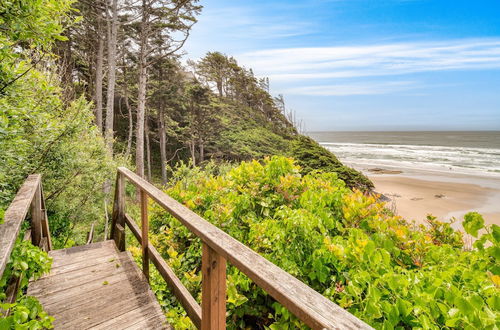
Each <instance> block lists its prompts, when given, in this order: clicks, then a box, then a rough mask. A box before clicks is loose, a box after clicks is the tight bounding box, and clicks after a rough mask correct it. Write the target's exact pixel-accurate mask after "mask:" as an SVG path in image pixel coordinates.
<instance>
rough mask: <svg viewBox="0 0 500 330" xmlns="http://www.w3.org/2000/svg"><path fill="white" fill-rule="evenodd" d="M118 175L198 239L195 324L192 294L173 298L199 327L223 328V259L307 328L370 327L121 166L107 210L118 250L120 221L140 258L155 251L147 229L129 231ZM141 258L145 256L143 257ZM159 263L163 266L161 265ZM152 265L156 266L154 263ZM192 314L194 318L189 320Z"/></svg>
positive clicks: (122, 232)
mask: <svg viewBox="0 0 500 330" xmlns="http://www.w3.org/2000/svg"><path fill="white" fill-rule="evenodd" d="M124 178H127V179H128V180H129V181H130V182H131V183H133V184H134V185H135V186H136V187H137V188H138V189H139V190H140V191H141V194H142V193H143V194H147V195H148V196H149V197H150V198H151V199H153V200H154V201H155V202H156V203H158V204H159V205H160V206H162V207H163V208H164V209H165V210H167V211H168V212H169V213H170V214H171V215H172V216H174V217H175V218H177V219H178V220H179V221H180V222H181V223H182V224H183V225H184V226H186V227H187V228H188V229H189V230H190V231H191V232H193V233H194V234H195V235H196V236H198V237H199V238H200V239H201V240H202V242H203V255H202V310H201V312H202V317H201V325H200V324H198V322H197V321H198V320H197V319H196V316H197V315H199V314H197V313H193V309H194V310H196V309H197V308H196V307H193V304H191V305H190V304H187V303H186V301H187V300H189V301H191V302H192V301H193V300H194V298H192V297H191V298H188V297H184V296H182V295H181V297H182V298H183V299H179V300H180V302H181V303H182V305H183V307H184V308H185V309H186V311H187V313H188V316H190V318H191V319H192V320H193V323H195V325H196V326H197V327H201V329H203V330H204V329H225V302H226V292H225V290H226V274H225V269H226V260H227V261H229V262H230V263H231V264H232V265H233V266H235V267H236V268H238V269H239V270H240V271H241V272H243V273H244V274H245V275H247V276H248V277H249V278H250V279H251V280H253V281H254V282H255V283H256V284H257V285H258V286H259V287H261V288H262V289H264V291H266V292H267V293H269V294H270V295H271V296H272V297H273V298H274V299H276V300H277V301H278V302H280V303H281V304H282V305H283V306H284V307H285V308H287V309H288V310H289V311H290V312H292V313H293V314H294V315H296V316H297V317H298V318H299V319H301V320H302V321H303V322H304V323H305V324H307V325H308V326H310V327H311V328H313V329H371V327H370V326H368V325H367V324H366V323H364V322H363V321H361V320H359V319H358V318H356V317H355V316H354V315H352V314H350V313H349V312H348V311H346V310H344V309H343V308H341V307H340V306H338V305H336V304H335V303H333V302H332V301H331V300H329V299H327V298H326V297H324V296H322V295H321V294H320V293H318V292H316V291H314V290H313V289H312V288H310V287H309V286H307V285H306V284H304V283H303V282H301V281H299V280H298V279H296V278H295V277H293V276H292V275H290V274H288V273H287V272H285V271H284V270H283V269H281V268H279V267H278V266H276V265H274V264H273V263H272V262H270V261H268V260H267V259H265V258H263V257H262V256H260V255H259V254H258V253H256V252H254V251H253V250H251V249H250V248H248V247H247V246H245V245H244V244H242V243H241V242H239V241H238V240H236V239H234V238H233V237H231V236H230V235H228V234H227V233H225V232H224V231H222V230H220V229H219V228H217V227H216V226H214V225H212V224H211V223H209V222H207V221H206V220H204V219H203V218H201V217H200V216H198V215H197V214H196V213H194V212H193V211H191V210H190V209H188V208H187V207H185V206H184V205H182V204H181V203H179V202H177V201H176V200H174V199H173V198H171V197H170V196H168V195H167V194H165V193H164V192H162V191H161V190H160V189H158V188H156V187H155V186H154V185H152V184H151V183H149V182H147V181H146V180H144V179H142V178H141V177H139V176H138V175H136V174H135V173H133V172H132V171H130V170H129V169H127V168H124V167H120V168H118V174H117V188H116V194H118V196H116V195H115V205H114V211H113V225H112V235H113V236H112V238H114V239H115V241H116V242H117V245H118V246H121V247H122V248H123V249H124V241H125V240H124V230H123V228H124V226H125V225H128V226H129V227H131V229H132V232H133V233H134V235H135V236H136V237H137V238H138V239H139V241H140V242H141V244H142V247H143V248H142V251H143V256H144V251H145V250H147V251H149V254H150V255H151V256H153V255H155V254H154V253H151V252H152V250H153V249H154V248H153V247H152V246H151V245H150V244H149V243H146V242H147V239H143V238H145V237H146V235H147V232H146V233H144V231H143V233H142V235H141V237H140V238H139V237H138V235H139V231H138V228H137V226H135V229H133V227H134V224H133V220H132V219H130V217H128V216H126V214H125V205H124V202H125V200H124ZM141 201H143V204H142V206H141V210H143V209H144V208H145V207H146V208H147V205H146V204H145V203H144V202H145V201H146V202H147V200H144V199H143V198H141ZM141 214H142V212H141ZM141 219H142V221H143V223H142V227H143V228H144V227H145V226H147V224H145V223H144V221H147V216H146V217H144V216H141ZM155 251H156V250H155ZM143 260H147V259H146V258H143ZM153 262H154V260H153ZM164 264H165V265H166V263H164ZM155 266H157V265H156V263H155ZM167 267H168V266H167ZM143 268H144V267H143ZM170 271H171V270H170ZM172 273H173V272H172ZM162 275H163V274H162ZM174 276H175V275H174ZM164 278H165V276H164ZM166 280H167V283H169V285H170V286H172V285H177V284H178V283H179V282H180V281H178V282H177V281H174V280H172V279H170V280H168V279H166ZM177 280H178V279H177ZM172 289H173V290H174V294H176V289H177V294H176V296H177V297H178V298H179V296H178V295H180V293H179V292H182V294H186V292H185V291H187V290H185V288H183V287H182V288H179V287H178V288H172ZM183 289H184V290H183ZM187 294H189V293H187ZM196 305H197V304H196ZM190 309H191V310H190ZM193 315H194V316H195V318H193Z"/></svg>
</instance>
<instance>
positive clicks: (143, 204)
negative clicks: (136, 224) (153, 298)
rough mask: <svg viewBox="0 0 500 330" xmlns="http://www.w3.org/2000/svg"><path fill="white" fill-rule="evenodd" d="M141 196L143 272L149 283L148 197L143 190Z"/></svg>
mask: <svg viewBox="0 0 500 330" xmlns="http://www.w3.org/2000/svg"><path fill="white" fill-rule="evenodd" d="M140 195H141V226H142V272H143V273H144V276H146V278H147V280H148V281H149V252H148V245H149V240H148V232H149V220H148V195H147V194H146V192H145V191H144V190H143V189H141V192H140Z"/></svg>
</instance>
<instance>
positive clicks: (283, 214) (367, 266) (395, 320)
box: [151, 157, 500, 329]
mask: <svg viewBox="0 0 500 330" xmlns="http://www.w3.org/2000/svg"><path fill="white" fill-rule="evenodd" d="M300 172H301V168H300V167H299V166H297V165H295V164H294V163H293V161H292V160H291V159H288V158H284V157H273V158H271V159H266V160H265V161H264V162H263V163H261V162H257V161H251V162H243V163H241V165H239V166H238V167H235V168H233V169H230V170H227V171H224V172H222V173H220V174H219V175H213V174H212V168H209V169H208V170H207V171H202V170H200V169H194V170H192V171H189V170H188V169H187V168H186V167H181V168H180V169H179V175H177V176H175V177H174V182H173V186H172V187H171V188H168V189H167V193H168V194H169V195H171V196H172V197H174V198H175V199H177V200H178V201H180V202H181V203H183V204H184V205H186V206H188V207H189V208H191V209H192V210H194V211H195V212H197V213H198V214H200V215H201V216H203V217H204V218H205V219H207V220H208V221H210V222H211V223H213V224H215V225H216V226H218V227H219V228H221V229H223V230H224V231H226V232H227V233H229V234H230V235H231V236H233V237H234V238H236V239H238V240H240V241H241V242H243V243H245V244H246V245H248V246H250V247H251V248H252V249H253V250H255V251H256V252H258V253H259V254H261V255H262V256H264V257H265V258H267V259H269V260H270V261H272V262H273V263H275V264H276V265H278V266H279V267H281V268H283V269H285V270H286V271H287V272H289V273H290V274H292V275H294V276H295V277H297V278H298V279H300V280H301V281H304V282H305V283H307V284H308V285H309V286H311V287H312V288H314V289H315V290H317V291H318V292H321V293H322V294H323V295H324V296H326V297H328V298H329V299H331V300H333V301H335V302H336V303H338V304H339V305H340V306H342V307H343V308H345V309H347V310H348V311H350V312H351V313H353V314H354V315H356V316H358V317H359V318H361V319H363V320H364V321H366V322H367V323H369V324H371V325H372V326H374V327H376V328H380V329H392V328H395V327H401V328H410V327H415V328H425V329H433V328H435V329H439V328H469V329H473V328H474V329H477V328H482V329H495V328H498V326H500V324H499V319H500V291H499V285H500V281H499V279H500V267H499V261H500V253H499V251H500V228H499V227H498V226H495V225H493V226H491V227H489V228H483V222H482V218H481V217H480V215H478V214H469V215H467V217H466V219H465V224H464V226H465V228H466V230H467V232H469V233H470V234H472V235H476V234H477V230H479V229H482V230H483V231H485V232H486V234H484V235H482V236H481V237H480V239H479V240H478V242H477V243H476V245H475V246H476V247H477V249H474V250H470V251H467V250H464V249H463V242H462V234H461V233H460V232H458V231H454V230H453V229H452V228H451V226H450V224H448V223H442V222H439V221H437V220H436V219H435V218H432V217H429V219H428V222H429V226H418V227H417V226H415V225H414V224H411V223H407V222H406V221H405V220H404V219H402V218H401V217H398V216H394V215H392V214H391V213H390V212H389V211H387V210H386V209H385V207H384V204H383V203H380V202H378V201H377V199H376V198H374V197H370V196H366V195H364V194H363V193H361V192H360V191H356V190H355V191H352V190H350V189H349V188H347V187H346V185H345V183H344V182H343V181H341V180H339V179H338V178H337V175H336V174H334V173H318V172H314V171H312V172H310V173H309V174H306V175H301V174H300ZM151 230H152V236H151V241H152V242H153V244H154V245H155V246H156V247H158V248H159V251H160V252H161V253H162V254H163V256H164V257H165V258H166V259H167V260H168V263H169V264H170V265H171V266H172V267H173V269H175V271H176V272H177V274H178V275H179V276H180V277H181V279H182V281H183V282H184V283H185V284H186V286H187V287H188V288H189V289H190V290H191V292H192V293H193V295H194V296H195V297H197V298H198V299H199V298H200V261H201V258H200V254H201V244H200V241H199V239H197V238H196V237H195V236H194V235H193V234H192V233H190V232H189V230H188V229H186V228H185V227H184V226H182V225H181V224H180V223H179V222H178V221H177V220H175V219H174V218H172V217H171V216H169V215H168V214H166V212H165V211H164V210H163V209H161V208H159V207H154V209H153V212H152V215H151ZM154 278H155V277H154V276H153V281H152V283H153V288H154V289H155V291H156V292H157V295H158V297H159V298H160V300H161V301H162V303H163V304H164V306H167V307H168V308H169V314H168V316H169V318H170V320H171V321H172V322H174V324H178V325H179V326H180V327H185V324H186V322H187V320H186V318H185V316H182V314H179V315H176V314H177V313H181V309H180V308H179V307H178V306H176V305H175V300H174V299H173V298H172V297H171V295H170V294H168V293H167V292H166V285H165V284H164V283H162V281H160V280H154ZM227 307H228V324H229V325H232V327H233V328H242V327H255V326H271V327H272V328H283V327H302V325H301V324H300V322H298V321H297V320H296V319H295V318H294V317H292V316H290V314H289V313H288V312H287V311H286V310H284V309H283V308H282V307H280V305H279V304H277V303H275V302H274V301H273V299H271V298H270V297H269V296H268V295H266V294H264V293H263V291H262V290H260V289H259V288H258V287H257V286H256V285H255V284H254V283H252V282H251V281H250V280H249V279H248V278H247V277H245V276H244V275H242V274H241V273H240V272H239V271H237V270H236V269H235V268H234V267H229V269H228V303H227ZM176 322H177V323H176Z"/></svg>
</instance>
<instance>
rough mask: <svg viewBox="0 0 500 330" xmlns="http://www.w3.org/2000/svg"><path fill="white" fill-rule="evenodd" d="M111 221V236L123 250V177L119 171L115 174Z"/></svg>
mask: <svg viewBox="0 0 500 330" xmlns="http://www.w3.org/2000/svg"><path fill="white" fill-rule="evenodd" d="M112 221H113V223H112V225H111V238H112V239H114V240H115V243H116V246H117V247H118V249H119V250H120V251H125V178H124V177H123V175H122V174H121V173H120V172H118V173H117V175H116V185H115V199H114V204H113V220H112Z"/></svg>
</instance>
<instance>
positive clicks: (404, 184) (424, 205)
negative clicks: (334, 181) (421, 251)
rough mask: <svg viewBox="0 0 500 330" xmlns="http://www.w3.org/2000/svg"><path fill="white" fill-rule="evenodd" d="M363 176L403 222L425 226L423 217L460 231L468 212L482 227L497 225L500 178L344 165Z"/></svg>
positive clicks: (376, 166)
mask: <svg viewBox="0 0 500 330" xmlns="http://www.w3.org/2000/svg"><path fill="white" fill-rule="evenodd" d="M347 165H348V166H351V167H353V168H355V169H357V170H360V171H361V172H363V174H365V175H366V176H367V177H368V178H369V179H370V180H371V181H372V182H373V184H374V185H375V191H376V192H377V193H381V194H383V195H385V196H386V197H388V198H390V199H391V200H390V201H388V202H387V204H386V205H387V207H388V208H392V209H395V211H396V213H397V214H399V215H400V216H402V217H403V218H405V219H407V220H410V221H411V220H415V221H416V223H418V224H422V223H425V219H426V216H427V214H432V215H433V216H436V217H437V218H438V220H440V221H446V222H448V221H450V219H451V218H455V219H456V220H457V221H456V222H455V223H454V224H453V227H454V228H456V229H462V226H461V221H462V220H463V216H464V215H465V214H466V213H468V212H473V211H476V212H479V213H481V215H483V217H484V220H485V223H486V224H497V225H500V176H492V175H484V176H481V175H477V174H474V175H472V174H464V173H456V172H451V173H450V172H442V171H434V170H427V169H416V168H413V167H412V168H405V167H396V166H380V164H372V165H369V164H349V163H348V164H347Z"/></svg>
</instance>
